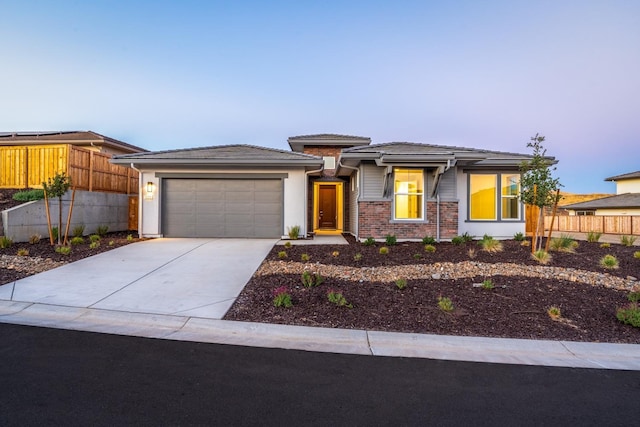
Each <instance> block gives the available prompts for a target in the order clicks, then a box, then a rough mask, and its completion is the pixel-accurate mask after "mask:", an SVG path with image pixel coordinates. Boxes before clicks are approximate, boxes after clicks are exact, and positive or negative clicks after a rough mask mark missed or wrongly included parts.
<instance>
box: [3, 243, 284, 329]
mask: <svg viewBox="0 0 640 427" xmlns="http://www.w3.org/2000/svg"><path fill="white" fill-rule="evenodd" d="M276 242H277V239H153V240H147V241H144V242H139V243H134V244H130V245H127V246H124V247H121V248H118V249H114V250H111V251H108V252H105V253H102V254H99V255H96V256H93V257H90V258H86V259H83V260H80V261H77V262H74V263H71V264H68V265H64V266H62V267H59V268H56V269H54V270H49V271H47V272H44V273H41V274H37V275H35V276H31V277H27V278H25V279H22V280H18V281H16V282H15V283H10V284H7V285H4V286H1V287H0V300H7V301H18V302H30V303H40V304H49V305H53V306H67V307H82V308H96V309H105V310H113V311H125V312H129V313H148V314H168V315H180V316H188V317H206V318H209V319H221V318H222V316H224V314H225V313H226V312H227V310H228V309H229V307H231V305H232V304H233V302H234V301H235V299H236V298H237V296H238V295H239V294H240V292H241V291H242V288H243V287H244V285H245V284H246V283H247V281H248V280H249V279H250V278H251V276H252V275H253V273H254V272H255V270H256V269H257V268H258V266H259V265H260V263H261V262H262V260H263V259H264V258H265V256H266V255H267V253H268V252H269V251H270V250H271V248H272V247H273V245H274V244H275V243H276Z"/></svg>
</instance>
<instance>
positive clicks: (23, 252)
mask: <svg viewBox="0 0 640 427" xmlns="http://www.w3.org/2000/svg"><path fill="white" fill-rule="evenodd" d="M18 256H29V249H25V248H20V249H18Z"/></svg>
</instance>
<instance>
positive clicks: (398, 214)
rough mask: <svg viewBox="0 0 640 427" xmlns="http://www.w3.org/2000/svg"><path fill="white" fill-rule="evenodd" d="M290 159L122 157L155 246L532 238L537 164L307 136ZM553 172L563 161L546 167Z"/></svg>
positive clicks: (207, 152)
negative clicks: (160, 242)
mask: <svg viewBox="0 0 640 427" xmlns="http://www.w3.org/2000/svg"><path fill="white" fill-rule="evenodd" d="M288 142H289V146H290V147H291V149H292V151H283V150H276V149H271V148H264V147H257V146H250V145H228V146H217V147H204V148H193V149H185V150H172V151H160V152H149V153H137V154H128V155H120V156H116V157H114V158H113V159H112V162H113V163H116V164H121V165H129V166H131V167H133V168H135V169H137V170H139V171H140V172H141V173H142V175H141V182H142V186H141V187H142V188H141V192H142V199H143V200H142V202H141V203H140V208H139V218H140V225H139V231H140V233H141V234H142V235H143V236H146V237H160V236H165V237H273V238H277V237H282V236H286V234H287V230H288V229H289V228H290V227H293V226H300V229H301V235H302V236H304V235H308V234H311V233H316V234H338V233H350V234H353V235H354V236H355V237H356V238H359V239H365V238H367V237H374V238H376V239H383V238H384V237H385V236H387V235H389V234H393V235H395V236H396V237H397V238H398V239H421V238H422V237H424V236H427V235H429V236H433V237H436V238H442V239H450V238H452V237H454V236H456V235H460V234H463V233H469V234H471V235H475V236H482V235H484V234H489V235H492V236H494V237H512V236H513V235H514V234H515V233H517V232H524V230H525V221H524V209H523V205H522V203H520V202H519V201H518V193H519V181H520V172H519V166H520V164H521V163H522V162H523V161H527V160H530V159H531V156H530V155H525V154H515V153H504V152H497V151H488V150H479V149H471V148H460V147H448V146H440V145H431V144H415V143H405V142H394V143H387V144H371V140H370V139H369V138H364V137H356V136H345V135H331V134H322V135H307V136H297V137H292V138H289V139H288ZM548 159H549V161H550V162H553V163H555V159H553V158H552V157H549V158H548Z"/></svg>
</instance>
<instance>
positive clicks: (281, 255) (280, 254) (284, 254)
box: [278, 251, 287, 259]
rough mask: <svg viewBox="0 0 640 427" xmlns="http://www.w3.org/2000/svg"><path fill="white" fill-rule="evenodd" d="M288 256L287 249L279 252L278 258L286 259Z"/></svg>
mask: <svg viewBox="0 0 640 427" xmlns="http://www.w3.org/2000/svg"><path fill="white" fill-rule="evenodd" d="M286 257H287V253H286V252H285V251H280V252H278V258H280V259H285V258H286Z"/></svg>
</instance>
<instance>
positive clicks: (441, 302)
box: [438, 296, 453, 313]
mask: <svg viewBox="0 0 640 427" xmlns="http://www.w3.org/2000/svg"><path fill="white" fill-rule="evenodd" d="M438 308H440V310H442V311H444V312H447V313H449V312H451V311H453V302H452V301H451V299H450V298H447V297H442V296H440V297H438Z"/></svg>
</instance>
